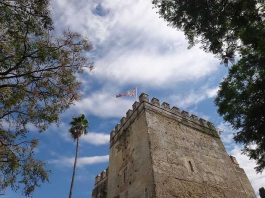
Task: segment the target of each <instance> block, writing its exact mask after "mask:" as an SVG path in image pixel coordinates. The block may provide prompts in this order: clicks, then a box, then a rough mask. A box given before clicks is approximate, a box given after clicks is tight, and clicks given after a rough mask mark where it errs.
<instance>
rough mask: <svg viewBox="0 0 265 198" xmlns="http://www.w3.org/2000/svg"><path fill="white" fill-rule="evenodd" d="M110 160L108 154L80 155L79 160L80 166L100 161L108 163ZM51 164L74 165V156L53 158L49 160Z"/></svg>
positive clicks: (78, 164)
mask: <svg viewBox="0 0 265 198" xmlns="http://www.w3.org/2000/svg"><path fill="white" fill-rule="evenodd" d="M108 161H109V156H108V155H103V156H91V157H79V158H78V161H77V166H78V167H83V166H86V165H93V164H99V163H106V162H108ZM49 163H50V164H55V165H58V166H66V167H72V166H73V164H74V157H61V158H59V159H53V160H50V161H49Z"/></svg>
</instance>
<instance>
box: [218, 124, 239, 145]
mask: <svg viewBox="0 0 265 198" xmlns="http://www.w3.org/2000/svg"><path fill="white" fill-rule="evenodd" d="M217 129H218V130H219V131H220V132H221V139H222V141H223V143H224V144H225V146H226V147H229V146H233V144H234V140H233V137H234V134H233V133H234V132H235V131H234V130H233V129H232V126H230V125H229V124H228V123H225V122H222V123H220V124H219V125H218V126H217Z"/></svg>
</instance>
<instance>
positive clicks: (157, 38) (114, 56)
mask: <svg viewBox="0 0 265 198" xmlns="http://www.w3.org/2000/svg"><path fill="white" fill-rule="evenodd" d="M54 4H55V7H57V8H58V9H57V10H59V11H63V12H59V11H57V12H55V13H57V15H59V16H60V18H59V20H58V19H57V23H60V22H63V23H64V24H65V26H70V28H72V29H74V30H77V31H79V32H81V33H82V34H83V35H87V36H88V37H89V38H90V40H91V41H92V42H93V43H94V45H95V52H94V53H95V54H94V55H95V62H96V69H95V72H94V74H93V75H91V77H92V78H94V79H96V80H98V81H103V82H108V81H109V82H115V83H116V84H117V85H126V84H129V83H130V84H138V85H142V86H146V87H151V88H159V89H165V88H167V87H168V86H171V87H172V86H175V85H176V84H177V83H179V82H184V81H190V80H193V81H194V80H199V79H201V78H202V77H205V76H208V75H210V74H212V73H213V72H215V71H216V70H217V68H218V66H219V64H218V61H217V60H216V59H215V58H214V57H213V55H211V54H207V53H205V52H203V51H202V50H201V49H199V47H194V48H192V49H191V50H188V49H187V46H188V45H187V41H186V40H185V37H184V35H183V33H182V32H180V31H177V30H175V29H173V28H171V27H169V26H167V24H166V22H165V21H163V19H161V18H159V16H158V14H156V12H155V10H154V9H153V8H152V3H151V1H150V0H149V1H146V0H135V1H108V0H102V1H96V0H94V1H89V2H87V1H79V2H76V1H73V0H72V1H65V0H57V1H55V3H54ZM77 9H78V10H77ZM95 10H96V11H95ZM72 13H76V14H74V15H73V14H72ZM132 13H133V14H132ZM143 13H144V15H143ZM81 16H82V17H81Z"/></svg>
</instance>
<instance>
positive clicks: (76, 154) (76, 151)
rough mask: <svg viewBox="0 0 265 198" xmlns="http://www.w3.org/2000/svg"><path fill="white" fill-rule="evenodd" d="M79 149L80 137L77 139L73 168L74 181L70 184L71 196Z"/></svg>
mask: <svg viewBox="0 0 265 198" xmlns="http://www.w3.org/2000/svg"><path fill="white" fill-rule="evenodd" d="M78 150H79V138H77V139H76V147H75V162H74V168H73V175H72V181H71V186H70V192H69V198H72V192H73V187H74V180H75V169H76V162H77V156H78Z"/></svg>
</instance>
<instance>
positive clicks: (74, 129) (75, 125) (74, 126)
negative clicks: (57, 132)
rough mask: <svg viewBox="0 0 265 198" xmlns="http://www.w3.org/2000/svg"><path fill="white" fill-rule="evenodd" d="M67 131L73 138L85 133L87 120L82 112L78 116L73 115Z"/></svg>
mask: <svg viewBox="0 0 265 198" xmlns="http://www.w3.org/2000/svg"><path fill="white" fill-rule="evenodd" d="M70 124H71V128H70V129H69V132H70V134H71V136H72V138H73V139H74V140H76V139H78V138H79V137H80V136H81V135H83V134H87V128H88V120H87V119H86V117H85V115H84V114H82V115H81V116H79V117H74V118H73V120H72V122H71V123H70Z"/></svg>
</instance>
